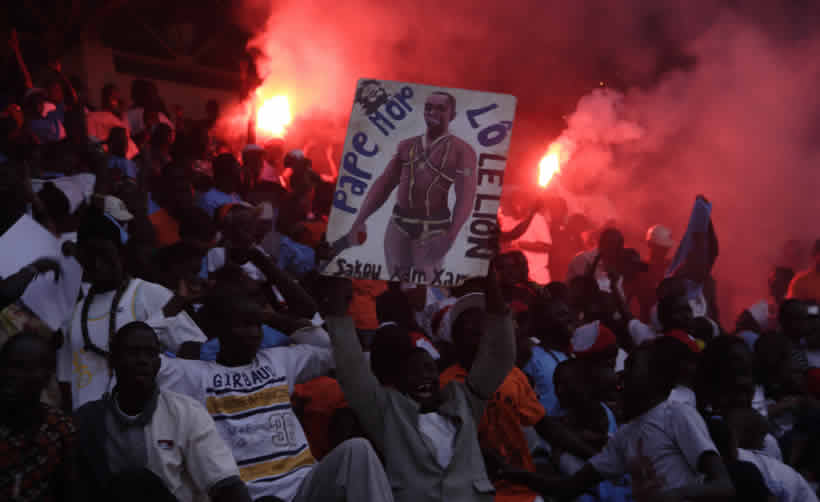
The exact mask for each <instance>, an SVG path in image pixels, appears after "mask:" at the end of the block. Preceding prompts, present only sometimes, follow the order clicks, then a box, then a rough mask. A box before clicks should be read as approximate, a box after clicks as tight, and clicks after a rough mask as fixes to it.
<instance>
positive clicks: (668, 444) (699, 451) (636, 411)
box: [504, 342, 735, 500]
mask: <svg viewBox="0 0 820 502" xmlns="http://www.w3.org/2000/svg"><path fill="white" fill-rule="evenodd" d="M654 345H655V343H654V342H648V343H645V344H643V345H641V346H640V347H638V348H636V349H635V350H634V351H633V352H632V355H631V356H630V357H629V359H628V360H627V362H626V369H625V372H624V376H625V382H624V394H623V397H624V413H625V416H626V418H627V420H628V422H627V423H626V424H625V425H623V426H622V427H621V428H620V429H619V430H618V432H616V433H615V435H614V436H613V437H612V439H610V441H609V442H608V443H607V445H606V446H605V447H604V449H603V451H601V452H600V453H599V454H598V455H595V456H594V457H592V458H591V459H589V462H588V463H587V464H586V465H585V466H584V467H583V468H582V469H581V470H580V471H578V472H577V473H576V474H575V475H573V476H572V477H570V478H567V479H561V480H554V479H545V478H543V477H540V476H538V475H532V474H525V473H521V472H507V473H504V475H505V476H506V477H507V478H509V479H511V480H513V481H515V480H518V481H520V482H524V483H526V484H528V485H529V486H530V487H532V488H534V489H536V490H538V491H540V492H541V493H543V494H547V493H549V494H552V495H556V494H561V495H566V496H567V497H568V498H574V497H575V496H578V495H580V494H581V493H583V492H584V491H585V490H586V489H588V488H591V487H594V486H595V485H597V484H598V483H600V482H601V481H602V480H604V479H613V478H617V477H620V476H623V475H624V474H629V473H630V471H631V470H632V467H633V466H634V465H636V463H639V462H640V461H641V460H643V459H647V461H648V462H649V463H650V464H651V466H652V468H653V469H654V472H655V473H656V477H657V481H659V482H660V492H661V493H662V494H663V495H664V496H667V497H669V499H670V500H707V499H708V500H714V499H721V497H724V498H725V499H729V498H730V497H733V496H734V495H735V490H734V487H733V486H732V482H731V480H730V478H729V474H728V472H727V471H726V466H725V465H724V463H723V461H722V460H721V458H720V456H719V455H718V453H717V448H716V447H715V445H714V443H713V442H712V439H711V438H710V436H709V432H708V430H707V428H706V424H705V422H704V421H703V418H702V417H701V416H700V415H699V414H698V412H697V410H695V409H694V408H693V407H691V406H688V405H684V404H680V403H672V402H669V401H667V400H666V397H667V396H668V394H669V391H670V389H671V387H672V385H673V384H674V375H672V374H670V372H668V371H664V370H663V368H661V367H660V366H662V364H663V363H664V362H665V359H662V358H657V357H655V354H654V352H655V349H654ZM664 375H666V376H667V377H666V378H664ZM664 500H665V499H664Z"/></svg>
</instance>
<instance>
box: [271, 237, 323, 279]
mask: <svg viewBox="0 0 820 502" xmlns="http://www.w3.org/2000/svg"><path fill="white" fill-rule="evenodd" d="M277 266H278V267H279V268H280V269H282V270H284V271H285V272H287V273H289V274H292V275H294V276H296V277H303V276H304V275H305V274H307V273H308V272H310V271H311V270H313V269H314V268H316V252H315V251H314V250H313V248H311V247H309V246H305V245H304V244H299V243H298V242H296V241H294V240H293V239H291V238H289V237H287V236H285V235H283V236H282V240H281V241H280V243H279V259H278V260H277Z"/></svg>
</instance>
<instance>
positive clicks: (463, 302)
mask: <svg viewBox="0 0 820 502" xmlns="http://www.w3.org/2000/svg"><path fill="white" fill-rule="evenodd" d="M486 304H487V302H486V299H485V296H484V293H468V294H466V295H464V296H462V297H461V298H459V299H457V300H456V301H455V303H453V304H452V305H451V306H448V307H445V308H443V309H442V310H441V311H440V313H441V317H440V320H439V322H438V327H437V329H436V330H435V331H436V335H437V336H436V338H437V339H439V340H444V341H446V342H450V343H452V342H453V325H454V324H455V323H456V320H458V318H459V317H460V316H461V314H463V313H464V312H465V311H466V310H470V309H472V308H478V309H481V310H484V309H485V307H486Z"/></svg>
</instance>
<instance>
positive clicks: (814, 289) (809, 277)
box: [786, 268, 820, 302]
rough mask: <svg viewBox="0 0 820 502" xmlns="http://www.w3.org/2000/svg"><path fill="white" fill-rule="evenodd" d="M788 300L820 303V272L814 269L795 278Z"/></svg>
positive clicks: (805, 271) (787, 296)
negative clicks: (794, 299)
mask: <svg viewBox="0 0 820 502" xmlns="http://www.w3.org/2000/svg"><path fill="white" fill-rule="evenodd" d="M786 298H796V299H798V300H813V301H815V302H820V272H818V271H817V269H816V268H813V269H809V270H804V271H803V272H800V273H799V274H797V275H796V276H794V279H792V283H791V284H789V293H788V294H787V295H786Z"/></svg>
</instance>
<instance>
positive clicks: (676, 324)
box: [658, 295, 703, 352]
mask: <svg viewBox="0 0 820 502" xmlns="http://www.w3.org/2000/svg"><path fill="white" fill-rule="evenodd" d="M658 321H660V324H661V327H662V328H663V334H664V336H669V337H672V338H675V339H677V340H678V341H680V342H682V343H684V344H685V345H686V346H687V347H689V349H690V350H692V351H694V352H700V351H701V349H702V348H703V343H702V342H699V341H698V340H696V339H695V337H693V336H692V331H693V327H694V317H693V316H692V307H691V306H690V305H689V300H687V299H686V297H685V296H683V295H681V296H678V295H668V296H665V297H663V298H661V299H660V300H659V302H658Z"/></svg>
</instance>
